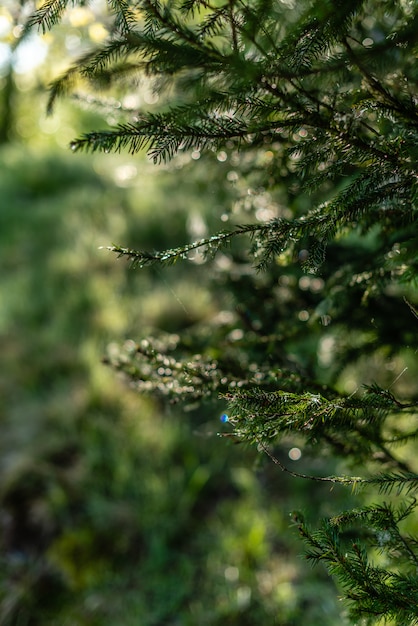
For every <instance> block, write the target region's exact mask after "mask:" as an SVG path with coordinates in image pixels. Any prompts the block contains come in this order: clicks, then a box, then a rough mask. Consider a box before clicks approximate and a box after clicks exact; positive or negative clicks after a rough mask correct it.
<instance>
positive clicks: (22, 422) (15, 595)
mask: <svg viewBox="0 0 418 626" xmlns="http://www.w3.org/2000/svg"><path fill="white" fill-rule="evenodd" d="M99 9H100V6H99V4H98V3H93V4H92V5H91V6H90V7H89V8H77V9H73V10H71V11H70V12H69V13H68V15H67V16H66V18H65V20H64V22H63V24H62V25H61V26H59V27H56V28H54V30H53V33H52V34H51V33H48V34H45V35H41V34H39V33H33V34H32V35H30V36H29V37H27V38H26V39H23V40H22V42H19V40H18V36H19V34H20V27H19V24H21V23H22V22H23V21H24V17H25V15H24V11H25V9H24V8H22V5H21V4H20V3H19V2H18V1H17V0H16V1H15V0H7V1H6V2H2V6H1V7H0V89H1V91H0V240H1V264H0V273H1V281H0V337H1V353H0V354H1V357H0V358H1V377H0V420H1V434H2V436H1V438H0V463H1V472H0V527H1V551H0V554H1V556H0V624H1V625H2V626H12V625H19V626H28V625H31V626H34V625H40V626H46V625H49V624H54V625H60V626H66V625H71V626H75V625H80V626H84V625H94V626H95V625H97V626H102V625H103V626H107V625H109V626H110V625H112V626H115V625H118V626H130V625H134V624H135V625H137V624H141V626H151V625H158V626H162V625H166V626H169V625H170V626H174V625H181V626H183V625H184V626H187V625H197V624H199V626H204V625H213V626H214V625H218V624H219V625H221V624H222V626H227V625H236V626H245V625H247V624H248V625H253V624H263V625H264V626H267V625H269V624H272V625H273V624H277V625H280V626H291V625H296V624H300V623H301V622H302V621H303V623H304V624H309V626H319V625H321V626H327V625H329V626H331V625H335V624H336V623H342V620H343V618H342V616H341V606H340V604H339V601H338V590H336V589H335V588H334V585H333V582H332V581H331V580H330V579H329V578H328V577H327V575H326V573H325V572H324V571H323V570H322V569H321V568H319V567H318V568H316V569H314V570H312V569H310V567H309V566H308V565H306V564H305V563H304V561H303V558H301V556H300V555H301V553H302V552H303V546H302V544H301V542H300V540H299V538H298V537H297V536H296V533H295V532H294V531H293V529H292V522H291V516H290V512H291V511H292V510H293V509H295V508H302V509H303V510H304V511H305V513H306V514H307V516H308V518H309V516H310V515H313V513H314V514H315V515H314V517H315V518H319V517H322V516H326V515H329V514H332V513H333V512H335V511H338V510H339V509H340V508H346V506H348V501H347V498H349V497H350V496H348V495H347V492H346V491H343V490H341V491H339V490H338V489H336V490H335V491H334V492H333V494H332V497H331V496H330V489H329V487H323V486H321V485H319V486H317V485H314V486H313V485H312V483H309V482H304V481H302V480H300V479H289V478H288V477H287V476H286V475H283V474H282V473H281V472H280V471H279V469H278V468H277V466H275V465H273V464H272V463H271V462H269V461H268V460H266V459H261V458H260V455H259V454H258V453H257V451H255V450H253V449H250V448H246V447H243V446H240V445H234V442H233V441H232V440H231V439H230V438H229V437H224V438H221V437H219V436H218V431H220V430H226V431H227V430H228V428H227V425H226V426H223V425H222V424H221V423H220V420H219V417H220V415H221V414H222V412H223V410H224V407H223V406H222V403H221V402H218V401H214V402H211V403H207V404H203V405H200V406H186V407H181V406H179V405H176V406H173V407H172V408H171V409H170V410H167V408H166V407H163V406H162V404H160V402H159V401H158V400H157V399H155V398H152V397H151V398H144V397H143V396H139V395H138V394H137V393H136V392H135V390H134V389H132V388H131V387H129V385H127V384H126V383H125V381H123V380H122V379H120V378H119V377H118V375H117V373H115V372H114V371H112V370H111V369H109V368H108V367H107V366H106V365H105V364H104V363H103V357H104V355H105V354H106V352H108V351H109V350H110V351H111V350H112V346H113V345H116V344H118V343H123V342H125V341H128V340H131V339H133V340H139V339H141V338H142V337H144V336H147V335H148V334H151V333H155V332H165V333H167V332H168V333H173V334H175V333H178V332H179V331H181V330H185V329H186V330H187V329H189V328H196V327H197V326H198V325H199V324H200V323H202V322H204V321H205V320H208V319H213V318H215V317H216V316H221V317H222V315H223V316H224V317H225V316H227V315H228V312H227V309H228V305H230V304H231V295H230V294H228V292H227V290H226V292H224V291H222V290H221V289H220V288H219V289H217V288H216V283H214V281H216V277H219V275H220V273H221V272H222V271H224V272H227V271H228V267H229V266H228V262H229V261H228V257H227V256H226V255H222V254H221V255H219V256H218V257H217V260H216V261H214V262H212V264H209V265H208V266H206V265H203V264H202V263H201V259H200V258H199V256H196V258H195V260H194V262H191V263H183V264H178V265H176V266H175V267H173V268H168V269H166V270H157V269H150V270H142V271H133V270H131V269H130V268H129V266H128V265H127V264H126V263H125V262H124V261H122V260H117V259H116V258H115V256H114V255H113V254H112V253H110V252H109V251H107V250H106V249H105V248H106V246H108V245H111V244H113V243H114V244H120V245H124V246H132V247H139V248H146V249H149V250H153V249H157V250H160V249H163V248H168V247H173V246H175V245H180V244H182V243H185V242H187V241H192V240H194V239H196V238H200V237H202V236H205V235H206V234H208V233H210V232H214V231H217V230H219V229H221V228H224V227H225V222H227V221H228V219H229V215H228V210H229V208H228V207H231V206H234V202H235V201H236V199H237V197H238V196H239V194H240V190H239V175H238V174H237V173H236V172H235V171H234V168H233V164H232V166H231V164H230V163H228V162H226V154H225V153H220V154H218V155H213V157H208V158H207V160H205V161H203V158H201V155H199V154H195V153H193V154H191V155H188V156H183V157H181V158H179V159H177V160H176V162H175V163H174V164H173V166H172V167H171V168H169V167H166V166H159V167H157V166H155V165H152V164H151V163H150V162H149V160H147V158H146V155H145V154H140V155H138V156H136V157H135V158H134V157H130V156H129V155H128V154H119V155H83V154H72V153H71V151H70V150H69V148H68V144H69V142H70V140H71V139H73V138H75V137H76V136H78V135H80V134H81V133H82V132H84V131H87V130H90V129H91V128H94V127H100V126H103V124H104V123H106V124H108V123H112V121H114V119H113V115H114V114H113V113H112V111H113V110H114V109H115V103H114V102H113V101H112V102H109V111H108V113H107V114H106V115H104V118H105V119H104V120H103V119H102V118H100V117H99V115H98V114H97V113H96V112H94V110H93V109H92V108H91V107H89V106H88V102H84V103H79V102H77V101H74V100H66V101H65V102H59V103H58V105H57V108H56V110H55V112H54V114H53V115H52V116H50V117H47V116H46V113H45V107H46V100H47V94H46V86H47V85H48V83H49V82H50V80H51V79H52V78H53V77H56V76H57V75H59V74H60V72H62V71H63V70H64V69H65V68H67V67H68V66H69V65H70V64H71V61H72V60H74V59H75V58H76V57H77V56H78V55H79V54H80V52H82V51H83V50H86V49H88V46H91V45H92V44H94V42H95V41H100V40H102V39H103V38H104V37H105V36H106V33H107V31H106V20H105V18H103V17H101V14H99ZM141 97H143V98H144V101H145V102H147V98H148V99H149V100H150V99H151V98H152V96H151V95H150V94H147V93H146V92H145V93H143V94H142V96H141ZM125 104H126V106H129V105H131V106H137V105H138V104H140V103H138V102H132V101H131V102H126V103H125ZM266 154H267V153H266ZM192 165H193V173H191V171H192V170H191V166H192ZM226 183H229V184H226ZM240 210H245V207H244V208H243V205H242V203H241V204H240ZM268 210H269V209H268V207H266V206H261V205H260V211H261V212H262V211H264V212H265V211H267V212H268ZM267 217H268V216H267ZM102 247H104V248H102ZM260 280H262V279H260ZM289 280H290V279H289ZM214 285H215V288H214ZM299 321H300V322H301V323H302V322H303V321H304V318H303V317H299ZM294 350H295V351H296V352H297V351H299V352H300V354H301V355H302V356H303V353H304V345H303V342H299V343H295V346H294ZM376 368H377V369H378V368H379V364H376ZM388 375H389V376H393V373H392V372H389V374H388ZM352 384H353V385H355V384H356V381H354V382H353V383H352ZM296 445H297V443H295V442H289V443H288V445H287V444H286V442H285V443H284V444H283V447H282V450H281V452H282V454H283V458H285V459H287V460H286V462H287V463H290V464H292V468H295V469H296V471H305V470H306V469H307V467H306V465H305V463H307V461H306V460H305V455H304V454H302V456H301V451H300V450H299V448H297V447H296V448H295V446H296ZM292 450H293V451H292ZM295 450H297V452H295ZM289 455H290V456H289ZM310 463H311V465H312V460H311V461H310ZM317 463H320V464H321V463H322V465H320V466H318V467H317V470H318V471H320V472H321V473H323V474H327V473H330V472H332V471H334V469H335V468H334V467H333V466H332V461H331V460H329V459H328V460H326V459H324V460H323V461H317ZM309 469H312V467H310V468H309Z"/></svg>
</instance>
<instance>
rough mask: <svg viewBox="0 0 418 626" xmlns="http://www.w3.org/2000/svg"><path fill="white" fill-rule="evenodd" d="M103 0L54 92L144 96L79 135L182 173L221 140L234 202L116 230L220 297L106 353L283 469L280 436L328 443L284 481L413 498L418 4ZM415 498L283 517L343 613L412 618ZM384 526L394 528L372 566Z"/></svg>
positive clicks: (133, 376)
mask: <svg viewBox="0 0 418 626" xmlns="http://www.w3.org/2000/svg"><path fill="white" fill-rule="evenodd" d="M110 6H111V9H112V11H113V12H114V13H115V15H116V20H115V27H114V29H113V31H112V33H111V35H110V37H109V39H108V41H107V42H105V43H104V45H103V46H102V47H100V48H99V49H98V50H94V51H92V52H89V53H88V54H86V55H84V56H83V57H82V58H80V59H79V61H78V63H76V64H74V65H73V66H72V67H71V68H70V69H69V70H68V72H67V73H65V74H64V75H63V76H61V77H60V78H58V79H57V80H56V81H54V83H53V84H52V87H51V92H50V100H49V108H50V110H52V108H53V106H54V104H55V101H56V99H57V97H58V96H62V95H65V94H67V93H69V92H71V90H72V89H73V88H74V86H75V85H76V84H78V83H77V81H80V84H83V85H86V88H89V87H88V86H89V85H90V88H93V89H95V90H98V89H99V88H105V87H108V88H110V89H114V90H115V91H116V93H117V94H122V93H124V91H125V90H127V91H128V92H132V90H134V89H137V85H138V84H139V85H141V86H142V88H143V89H145V90H147V92H148V93H150V94H152V96H153V97H152V98H151V99H148V100H149V102H150V101H152V102H154V105H152V104H149V102H148V104H147V102H146V101H145V103H143V104H142V105H140V106H138V107H135V110H132V109H129V108H128V107H126V106H123V104H124V101H123V98H121V100H122V102H121V103H120V106H119V107H118V110H119V112H120V120H121V121H120V123H119V124H118V125H117V126H116V127H114V128H108V129H105V130H102V131H100V130H99V131H97V130H95V131H92V132H88V133H86V134H84V135H82V136H81V137H80V138H78V139H76V140H74V141H73V142H72V144H71V147H72V149H73V151H75V152H78V151H83V150H84V151H90V152H96V151H103V152H106V153H108V152H111V151H116V152H119V151H121V150H122V149H126V150H128V151H129V152H131V153H132V154H136V153H138V152H139V151H142V150H143V149H147V150H148V154H149V156H150V158H151V159H152V160H153V161H154V162H155V163H167V162H168V161H171V160H172V161H173V163H174V166H176V163H178V164H180V165H179V166H178V167H179V169H180V168H181V169H182V177H184V178H186V176H189V171H190V172H191V171H192V170H193V162H192V161H193V159H195V158H196V159H200V160H201V163H203V165H205V164H206V165H207V167H208V169H209V166H210V167H211V168H212V167H214V163H213V161H214V159H213V155H216V157H217V159H218V161H219V163H218V165H216V167H217V171H219V175H220V176H222V177H223V182H222V183H221V184H226V185H227V184H228V183H227V182H226V181H229V183H231V182H232V183H235V184H236V188H235V191H234V192H231V196H234V194H235V197H233V199H232V198H231V204H232V209H230V208H225V207H223V208H222V213H221V215H219V216H218V217H219V218H221V219H222V220H223V221H229V220H231V221H233V222H234V224H236V225H234V226H233V228H232V229H228V230H225V229H224V228H222V229H218V234H214V235H212V236H209V237H206V236H204V237H201V238H199V239H198V241H196V242H192V243H184V244H183V245H178V244H176V243H175V242H173V244H172V245H169V246H168V247H167V249H166V250H164V251H160V252H147V251H144V250H137V248H136V246H135V247H134V246H130V245H128V246H121V245H113V246H111V248H110V249H111V250H112V251H114V252H115V253H116V254H117V255H119V256H122V257H127V258H128V259H129V260H131V261H132V264H133V266H134V267H135V266H136V267H145V266H149V267H150V270H153V268H154V267H158V266H160V265H162V266H164V265H172V264H173V263H174V262H175V261H177V260H178V259H181V258H190V259H191V260H196V256H194V257H193V256H192V254H194V255H195V254H196V250H199V249H201V248H202V249H203V253H204V256H206V257H207V258H208V262H207V265H206V266H205V271H207V272H208V273H209V278H210V280H211V281H212V285H213V288H214V292H216V290H217V289H218V288H219V287H221V290H222V294H220V295H218V296H217V297H218V298H219V303H220V307H222V308H223V309H224V310H223V311H222V312H223V315H219V316H218V317H215V316H213V317H212V319H202V320H200V321H199V323H198V324H195V325H194V326H193V327H191V328H186V329H184V331H183V332H182V333H181V334H178V333H165V332H163V331H162V332H155V333H153V334H152V336H151V337H149V338H148V337H144V338H143V339H142V341H141V340H140V341H138V342H136V341H129V342H128V343H126V344H125V347H124V348H122V349H121V350H118V349H113V350H112V351H110V353H109V356H108V358H107V361H108V362H109V363H110V364H111V365H113V366H114V367H115V368H116V369H118V370H120V371H122V372H123V373H124V374H125V376H126V378H127V379H128V380H129V381H130V382H131V384H132V385H134V386H135V387H137V388H138V390H139V391H141V392H148V393H151V394H152V395H153V396H159V397H162V398H163V399H164V400H166V401H167V400H168V401H169V402H170V403H172V404H175V403H177V402H180V401H181V402H186V404H187V403H189V405H190V404H191V405H193V403H194V402H196V400H198V401H201V402H203V401H211V400H212V401H214V400H216V399H217V398H218V397H220V398H221V399H222V400H223V401H224V403H225V406H226V407H227V408H226V414H227V415H228V418H227V419H226V418H225V419H226V422H227V423H226V426H225V428H226V429H227V430H226V431H225V432H224V433H223V434H224V435H227V436H228V437H232V438H234V440H237V441H240V442H241V441H245V442H249V443H253V444H255V445H257V446H258V447H259V449H260V451H261V452H265V453H266V454H267V456H268V457H269V458H270V459H271V460H273V461H274V463H275V465H276V466H279V467H280V468H281V469H283V470H284V471H285V472H289V471H290V470H288V469H287V467H286V465H285V463H283V462H282V460H281V459H280V458H279V456H280V454H279V453H278V452H277V451H276V448H277V447H278V446H279V445H280V442H282V441H283V440H284V438H286V437H293V438H295V441H297V442H299V441H301V442H302V443H301V444H300V445H302V446H304V447H306V449H307V450H310V451H311V452H312V453H313V454H315V453H316V455H317V456H322V455H326V456H335V457H337V458H340V459H341V465H340V466H339V467H338V471H339V472H340V474H339V475H338V476H334V475H332V476H325V477H324V476H319V477H317V476H314V473H306V472H292V471H290V473H291V474H293V475H294V476H304V477H305V478H306V477H310V478H312V479H313V480H318V481H325V482H332V483H337V482H340V483H342V484H351V485H354V486H359V485H361V486H362V488H365V489H369V490H370V489H372V487H373V486H375V487H376V486H377V487H378V488H379V489H380V491H381V492H383V493H389V492H391V491H392V489H393V487H394V486H395V485H396V486H397V489H398V491H399V493H398V494H397V496H396V497H402V491H404V490H405V489H406V491H407V493H409V495H410V496H411V497H413V495H414V493H415V491H416V479H417V475H416V473H415V471H416V467H415V458H414V456H415V455H414V452H413V448H412V446H413V444H414V441H415V439H416V436H417V430H416V425H415V420H416V417H417V410H416V409H417V406H418V400H417V398H418V393H417V388H416V375H417V368H416V364H415V365H414V360H413V355H414V354H415V350H416V327H417V326H416V325H417V322H416V316H417V314H416V309H417V302H416V292H415V289H416V283H417V252H416V250H417V245H416V244H417V234H416V212H417V203H416V200H417V169H416V161H417V147H416V146H417V144H418V113H417V100H416V93H417V87H418V74H417V66H416V62H415V59H416V54H417V50H418V6H417V5H416V3H413V2H409V1H407V0H403V1H401V0H398V1H391V2H389V3H385V5H384V6H381V5H380V4H379V3H377V2H374V1H373V0H369V1H365V0H359V1H356V2H350V3H345V2H340V1H337V0H332V1H331V0H329V1H326V2H324V0H320V1H319V0H318V1H316V2H315V1H314V2H301V3H297V6H293V5H292V6H290V5H289V4H288V3H285V2H271V1H269V0H258V1H254V2H253V1H251V2H247V3H245V2H241V0H230V1H229V2H228V3H224V4H219V5H218V4H216V5H213V4H211V3H209V2H206V0H194V1H190V0H172V1H170V2H157V1H154V0H139V1H138V2H132V3H129V2H128V3H125V2H124V3H114V2H112V3H110ZM45 7H46V8H45ZM61 9H62V3H61V2H59V1H58V2H57V1H56V2H48V3H46V4H45V5H44V7H43V8H42V7H41V8H40V9H39V10H38V11H37V13H35V14H34V16H33V17H32V19H31V22H30V23H31V24H32V25H34V24H38V25H39V26H40V27H41V28H42V27H49V26H50V25H51V24H53V23H54V22H55V21H56V20H57V19H58V17H59V14H60V11H61ZM188 153H191V155H192V159H191V160H190V159H189V161H188V165H187V166H186V165H185V166H184V167H183V164H184V163H185V161H187V154H188ZM182 159H183V160H184V161H183V162H182ZM224 163H226V165H227V166H228V168H231V169H228V170H227V172H226V181H225V178H224V177H225V169H223V164H224ZM229 164H231V165H229ZM189 168H190V169H189ZM168 205H169V202H168V201H167V206H166V208H167V210H168V209H169V206H168ZM167 212H168V211H167ZM214 213H216V210H214ZM239 222H241V224H240V223H239ZM242 222H244V223H242ZM248 235H249V237H250V243H249V244H248V243H246V242H248V239H246V240H245V236H248ZM247 248H248V249H247ZM221 255H223V256H221ZM219 258H221V261H219ZM196 271H199V270H196ZM227 308H228V309H229V315H228V314H227V313H228V311H227V310H226V309H227ZM408 368H409V370H412V373H411V374H410V375H409V378H407V376H406V375H405V376H404V373H405V372H406V371H407V370H408ZM400 382H402V383H403V387H402V385H401V384H398V383H400ZM361 386H363V391H362V392H359V388H360V387H361ZM228 429H229V430H228ZM279 451H280V449H279ZM352 471H354V472H355V475H354V476H350V473H351V472H352ZM374 495H375V496H376V498H378V494H376V493H375V494H374ZM392 495H393V494H392ZM414 502H415V501H413V504H411V505H410V506H409V505H406V506H403V505H402V504H399V505H396V506H395V507H394V508H393V505H392V504H379V502H378V501H377V500H376V504H373V505H370V506H369V507H366V508H362V509H361V510H357V511H356V512H355V511H354V512H353V511H352V512H351V513H347V514H342V515H340V516H337V517H333V518H332V519H331V521H327V522H326V523H325V525H324V526H323V529H322V530H321V531H311V530H310V529H309V527H308V526H307V525H305V524H304V523H303V522H302V521H300V522H298V527H299V531H300V533H301V535H302V536H303V537H304V538H305V540H306V542H307V544H308V547H309V548H308V549H309V552H308V556H309V558H311V559H312V560H313V561H322V562H324V563H325V564H326V565H327V566H328V569H329V570H330V572H331V573H332V574H333V575H335V577H336V578H337V579H338V580H339V582H340V585H341V593H342V595H343V596H344V597H345V598H346V600H347V602H348V605H349V607H350V612H351V616H352V618H353V620H358V619H364V620H365V621H366V623H375V622H378V620H379V619H387V620H392V623H394V624H406V623H415V622H416V621H417V619H418V613H417V606H418V603H417V601H416V594H417V577H416V572H415V569H413V568H410V567H409V565H410V564H411V563H412V564H413V565H414V567H415V566H416V553H415V550H416V540H415V539H413V538H412V537H409V536H407V535H405V534H403V533H402V531H401V530H400V525H401V524H403V523H406V522H407V521H408V523H409V524H410V525H411V526H412V522H411V520H413V519H414V514H415V512H414V509H415V506H414ZM298 520H299V518H298ZM353 520H354V521H355V522H356V523H357V524H360V526H361V529H362V530H361V532H360V533H359V537H358V538H355V539H353V538H352V537H351V536H350V534H347V533H346V526H347V525H349V524H351V523H352V522H353ZM382 529H383V530H384V529H386V530H387V532H388V536H389V539H388V540H387V541H386V540H385V541H384V546H383V548H382V551H383V553H384V559H383V558H382V559H381V562H380V563H379V564H375V563H374V562H373V558H374V557H375V555H374V553H373V548H375V547H376V542H374V539H375V538H376V537H377V536H378V535H379V533H381V532H382ZM370 538H372V540H370ZM373 538H374V539H373ZM403 562H407V563H405V567H404V566H403V565H402V563H403ZM399 563H401V565H399ZM407 565H408V566H407ZM354 623H356V622H355V621H354Z"/></svg>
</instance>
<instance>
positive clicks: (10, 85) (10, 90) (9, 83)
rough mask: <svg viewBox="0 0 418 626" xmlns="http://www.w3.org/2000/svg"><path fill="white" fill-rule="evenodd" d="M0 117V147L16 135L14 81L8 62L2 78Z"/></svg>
mask: <svg viewBox="0 0 418 626" xmlns="http://www.w3.org/2000/svg"><path fill="white" fill-rule="evenodd" d="M0 93H1V116H0V145H4V144H6V143H8V142H9V141H11V140H12V139H13V138H14V136H15V134H16V132H15V131H16V116H15V106H14V105H15V102H16V99H15V96H16V83H15V80H14V72H13V62H12V61H10V63H9V67H8V71H7V74H6V76H5V78H4V85H3V89H2V90H1V92H0Z"/></svg>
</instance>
